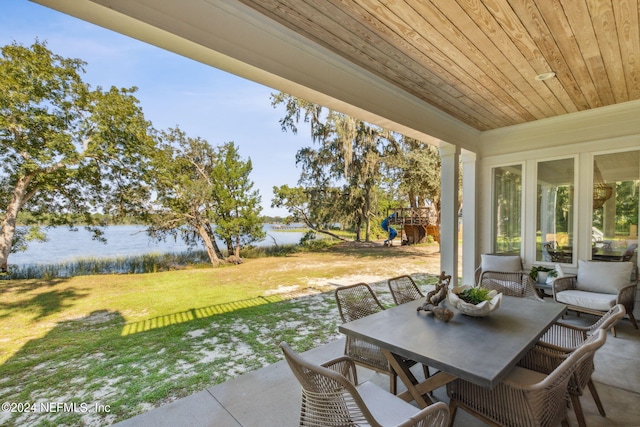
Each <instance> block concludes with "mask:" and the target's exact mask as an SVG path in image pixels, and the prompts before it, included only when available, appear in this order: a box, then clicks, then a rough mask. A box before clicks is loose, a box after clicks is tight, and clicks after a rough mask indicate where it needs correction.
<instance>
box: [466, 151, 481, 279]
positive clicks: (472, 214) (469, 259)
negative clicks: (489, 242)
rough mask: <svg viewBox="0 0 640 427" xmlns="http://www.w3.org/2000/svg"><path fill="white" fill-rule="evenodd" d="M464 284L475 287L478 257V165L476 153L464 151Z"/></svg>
mask: <svg viewBox="0 0 640 427" xmlns="http://www.w3.org/2000/svg"><path fill="white" fill-rule="evenodd" d="M461 159H462V283H463V284H465V285H473V284H474V280H475V277H474V275H475V269H476V267H477V266H478V263H479V262H480V259H479V257H478V239H479V237H480V236H479V235H478V229H477V226H478V217H477V213H478V208H477V191H476V184H477V182H478V179H477V178H478V172H477V171H478V167H477V165H478V163H477V156H476V153H472V152H471V151H466V150H462V156H461Z"/></svg>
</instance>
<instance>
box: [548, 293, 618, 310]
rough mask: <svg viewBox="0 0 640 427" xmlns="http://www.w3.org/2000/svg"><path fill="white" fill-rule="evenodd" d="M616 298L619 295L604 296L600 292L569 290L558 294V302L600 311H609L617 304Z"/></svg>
mask: <svg viewBox="0 0 640 427" xmlns="http://www.w3.org/2000/svg"><path fill="white" fill-rule="evenodd" d="M616 296H617V295H612V294H602V293H598V292H587V291H578V290H568V291H562V292H558V293H557V294H556V300H558V302H561V303H563V304H568V305H575V306H578V307H584V308H590V309H593V310H599V311H608V310H609V309H610V308H611V307H613V306H614V305H615V304H616Z"/></svg>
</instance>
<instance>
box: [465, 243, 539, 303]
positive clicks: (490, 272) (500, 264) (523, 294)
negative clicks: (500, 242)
mask: <svg viewBox="0 0 640 427" xmlns="http://www.w3.org/2000/svg"><path fill="white" fill-rule="evenodd" d="M476 286H479V287H482V288H486V289H489V290H496V291H498V292H502V294H503V295H508V296H513V297H519V298H531V299H535V300H539V301H542V298H540V296H539V295H538V292H537V291H536V288H535V285H534V284H533V281H532V280H531V278H530V277H529V273H527V272H526V271H524V270H523V268H522V259H521V258H520V256H519V255H494V254H482V263H481V265H480V267H478V269H477V270H476Z"/></svg>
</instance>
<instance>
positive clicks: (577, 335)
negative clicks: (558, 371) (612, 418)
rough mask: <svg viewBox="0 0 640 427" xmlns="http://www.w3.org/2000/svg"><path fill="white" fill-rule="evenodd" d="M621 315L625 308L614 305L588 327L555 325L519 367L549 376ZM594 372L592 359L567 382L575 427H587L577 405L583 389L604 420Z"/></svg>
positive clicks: (614, 322)
mask: <svg viewBox="0 0 640 427" xmlns="http://www.w3.org/2000/svg"><path fill="white" fill-rule="evenodd" d="M624 315H625V308H624V305H622V304H617V305H615V306H614V307H613V308H612V309H611V310H609V311H608V312H607V313H606V314H605V315H604V316H602V317H601V318H600V319H599V320H598V321H597V322H596V323H594V324H593V325H591V326H589V327H579V326H574V325H570V324H563V323H556V324H554V325H553V326H552V327H551V328H550V329H549V330H548V331H547V332H546V333H545V335H543V336H542V337H541V339H540V341H539V342H538V344H537V345H536V346H535V347H534V348H533V349H532V350H531V351H529V352H528V353H527V355H526V356H525V357H524V358H523V359H522V360H521V361H520V362H519V364H518V365H519V366H523V367H525V368H529V369H534V370H536V371H539V372H551V371H552V370H553V369H555V368H556V367H557V366H558V365H559V364H560V363H562V361H563V360H564V358H566V357H567V355H568V354H570V353H571V352H572V351H574V350H575V349H576V348H578V347H579V346H580V345H582V344H583V343H584V342H585V341H586V340H587V338H588V337H589V336H590V335H592V334H594V332H595V331H597V330H601V331H602V333H603V335H606V333H607V331H608V330H609V329H611V328H612V327H613V326H614V325H615V324H616V323H618V322H619V321H620V319H622V318H623V317H624ZM594 370H595V366H594V362H593V357H591V358H587V359H585V360H583V361H582V362H580V366H579V367H578V368H576V370H575V372H574V374H573V376H572V378H571V380H570V381H569V386H568V390H569V396H570V397H571V402H572V406H573V410H574V412H575V414H576V419H577V420H578V425H579V426H581V427H583V426H585V425H586V422H585V419H584V414H583V412H582V404H581V403H580V397H581V396H582V395H583V394H584V390H585V388H588V389H589V392H590V393H591V396H592V397H593V400H594V402H595V404H596V407H597V408H598V412H599V413H600V415H601V416H603V417H606V416H607V414H606V412H605V410H604V407H603V406H602V402H601V400H600V396H599V395H598V391H597V389H596V386H595V384H594V383H593V381H592V379H591V376H592V374H593V371H594Z"/></svg>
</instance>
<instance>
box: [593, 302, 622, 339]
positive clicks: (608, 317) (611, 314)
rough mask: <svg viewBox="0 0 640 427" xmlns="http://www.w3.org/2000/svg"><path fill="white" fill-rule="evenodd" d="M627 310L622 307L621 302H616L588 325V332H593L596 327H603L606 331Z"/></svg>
mask: <svg viewBox="0 0 640 427" xmlns="http://www.w3.org/2000/svg"><path fill="white" fill-rule="evenodd" d="M626 313H627V310H626V309H625V308H624V305H622V304H616V305H614V306H613V307H611V309H610V310H609V311H607V312H606V313H605V314H604V316H602V317H601V318H600V319H598V321H597V322H596V323H594V324H593V325H591V326H590V327H589V333H593V331H595V330H596V329H604V330H605V331H608V330H609V329H611V328H612V327H614V326H615V325H616V324H617V323H618V322H619V321H620V319H622V318H623V317H624V316H625V314H626Z"/></svg>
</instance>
